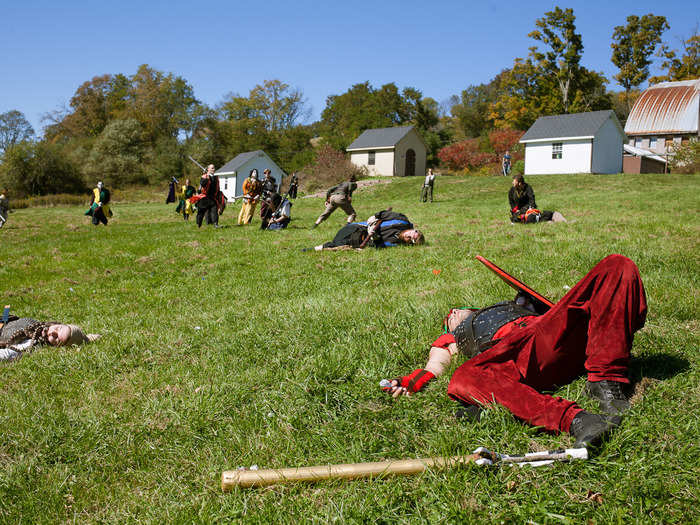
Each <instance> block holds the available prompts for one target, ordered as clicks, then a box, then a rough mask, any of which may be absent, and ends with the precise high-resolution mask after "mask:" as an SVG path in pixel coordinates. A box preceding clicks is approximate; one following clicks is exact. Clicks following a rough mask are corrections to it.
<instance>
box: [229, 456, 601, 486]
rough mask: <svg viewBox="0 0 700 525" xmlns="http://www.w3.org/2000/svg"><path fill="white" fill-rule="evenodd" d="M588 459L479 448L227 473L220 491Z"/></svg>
mask: <svg viewBox="0 0 700 525" xmlns="http://www.w3.org/2000/svg"><path fill="white" fill-rule="evenodd" d="M570 459H588V450H587V449H585V448H580V449H578V448H577V449H566V450H555V451H545V452H533V453H530V454H525V455H521V456H507V455H501V454H498V453H495V452H491V451H489V450H487V449H485V448H483V447H479V448H478V449H476V450H475V451H474V454H470V455H467V456H452V457H437V458H422V459H401V460H390V461H378V462H374V463H348V464H341V465H317V466H314V467H298V468H283V469H265V470H227V471H224V472H223V473H222V474H221V489H222V490H223V491H224V492H226V491H229V490H231V489H233V488H234V487H265V486H267V485H275V484H277V483H289V482H295V481H307V482H308V481H322V480H327V479H365V478H370V479H371V478H379V477H385V476H398V475H411V474H420V473H421V472H424V471H426V470H427V469H429V468H441V469H444V468H452V467H456V466H459V465H466V464H468V463H474V464H476V465H492V464H494V463H497V462H501V463H508V464H518V465H532V466H540V465H546V464H550V463H553V462H554V461H568V460H570Z"/></svg>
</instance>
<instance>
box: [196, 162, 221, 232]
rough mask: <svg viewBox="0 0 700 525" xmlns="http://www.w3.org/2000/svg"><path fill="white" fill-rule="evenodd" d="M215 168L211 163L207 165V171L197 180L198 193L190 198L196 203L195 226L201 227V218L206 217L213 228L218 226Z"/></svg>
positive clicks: (217, 183) (217, 185) (217, 188)
mask: <svg viewBox="0 0 700 525" xmlns="http://www.w3.org/2000/svg"><path fill="white" fill-rule="evenodd" d="M215 171H216V169H215V168H214V165H213V164H209V166H207V171H205V172H204V174H203V175H202V178H201V180H200V181H199V192H200V193H199V195H195V196H193V197H192V198H191V199H190V200H191V201H194V202H195V203H196V204H197V227H199V228H201V227H202V220H203V219H204V217H206V218H207V224H213V225H214V228H218V227H219V208H218V203H217V200H218V199H219V177H215V176H214V172H215Z"/></svg>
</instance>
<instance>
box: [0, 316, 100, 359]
mask: <svg viewBox="0 0 700 525" xmlns="http://www.w3.org/2000/svg"><path fill="white" fill-rule="evenodd" d="M99 337H100V336H99V335H97V334H87V335H86V334H85V333H84V332H83V331H82V330H81V329H80V327H78V326H76V325H73V324H63V323H56V322H48V323H47V322H42V321H37V320H36V319H31V318H29V317H16V316H10V317H9V318H8V320H7V322H5V323H2V322H0V361H12V360H14V359H18V358H20V357H22V355H23V354H26V353H29V352H31V351H32V350H33V349H34V348H36V347H37V346H40V345H50V346H67V345H79V344H82V343H88V342H92V341H95V340H96V339H98V338H99Z"/></svg>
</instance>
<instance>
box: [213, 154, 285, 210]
mask: <svg viewBox="0 0 700 525" xmlns="http://www.w3.org/2000/svg"><path fill="white" fill-rule="evenodd" d="M266 168H267V169H269V170H270V172H271V173H272V177H273V178H274V179H275V182H277V186H278V187H279V185H280V184H281V183H282V179H283V178H284V177H285V176H286V173H285V172H284V171H283V170H282V168H280V167H279V166H278V165H277V164H276V163H275V161H274V160H272V159H271V158H270V156H269V155H268V154H267V153H265V152H264V151H263V150H256V151H247V152H245V153H241V154H240V155H237V156H236V157H234V158H233V159H231V160H230V161H228V162H227V163H226V164H224V165H223V166H221V167H220V168H219V169H218V170H216V171H215V172H214V175H216V176H217V177H219V187H220V188H221V191H222V192H223V194H224V195H225V196H226V200H227V201H228V202H231V201H233V200H234V199H235V198H236V197H240V196H241V195H243V181H244V180H246V179H247V178H248V174H249V173H250V170H252V169H256V170H258V180H260V181H262V180H264V178H265V176H264V175H263V171H264V170H265V169H266Z"/></svg>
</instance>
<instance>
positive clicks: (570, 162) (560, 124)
mask: <svg viewBox="0 0 700 525" xmlns="http://www.w3.org/2000/svg"><path fill="white" fill-rule="evenodd" d="M624 140H625V133H624V131H623V130H622V125H621V124H620V121H619V120H618V119H617V116H616V115H615V112H614V111H612V110H609V109H608V110H604V111H591V112H588V113H572V114H567V115H552V116H548V117H540V118H538V119H537V120H536V121H535V123H534V124H533V125H532V126H531V127H530V129H528V130H527V132H525V135H523V136H522V138H521V139H520V142H521V143H523V144H525V175H539V174H554V173H621V172H622V145H623V143H624Z"/></svg>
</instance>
